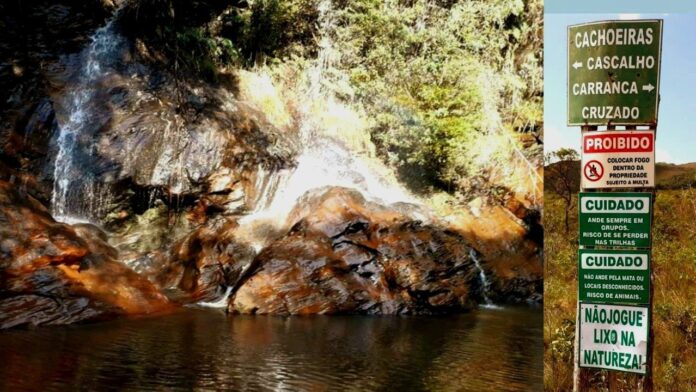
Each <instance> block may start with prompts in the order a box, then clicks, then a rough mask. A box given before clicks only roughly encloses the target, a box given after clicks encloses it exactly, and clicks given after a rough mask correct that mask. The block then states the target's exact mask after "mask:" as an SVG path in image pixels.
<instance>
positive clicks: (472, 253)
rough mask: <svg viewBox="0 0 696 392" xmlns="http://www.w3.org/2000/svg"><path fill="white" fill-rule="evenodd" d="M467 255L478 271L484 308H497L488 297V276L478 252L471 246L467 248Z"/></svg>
mask: <svg viewBox="0 0 696 392" xmlns="http://www.w3.org/2000/svg"><path fill="white" fill-rule="evenodd" d="M469 257H471V259H472V260H474V265H475V266H476V269H477V270H478V272H479V281H480V282H481V295H483V301H484V302H485V304H484V305H483V306H484V307H486V308H497V307H498V306H496V305H495V304H494V303H493V301H491V299H490V298H489V297H488V290H489V288H490V285H491V283H490V282H489V281H488V277H486V271H484V270H483V267H481V259H479V257H478V253H476V250H474V248H471V249H470V250H469Z"/></svg>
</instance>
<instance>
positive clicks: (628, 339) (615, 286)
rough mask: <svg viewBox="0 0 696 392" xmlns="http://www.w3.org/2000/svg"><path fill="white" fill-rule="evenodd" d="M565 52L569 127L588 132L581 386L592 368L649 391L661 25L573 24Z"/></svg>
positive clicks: (581, 252) (579, 328)
mask: <svg viewBox="0 0 696 392" xmlns="http://www.w3.org/2000/svg"><path fill="white" fill-rule="evenodd" d="M568 45H569V46H568V125H570V126H574V125H579V126H581V127H582V148H581V151H582V160H581V166H580V178H581V181H580V187H581V192H580V194H579V198H578V202H579V208H578V210H579V221H578V225H579V241H578V242H579V245H580V247H579V249H578V307H577V312H578V314H577V324H576V345H575V365H576V369H575V389H576V390H581V389H584V388H587V385H586V384H585V382H586V380H585V381H584V380H583V378H587V371H588V369H589V368H594V369H605V370H610V371H621V372H630V373H636V374H638V375H639V377H640V378H639V382H638V384H639V385H638V386H639V387H640V388H641V389H645V390H650V389H652V378H651V367H652V358H651V357H652V341H651V340H652V339H651V338H652V333H651V328H650V326H651V316H652V315H651V313H652V287H651V282H652V270H651V247H652V236H651V225H652V222H651V221H652V216H653V211H652V204H653V200H654V187H655V132H656V130H657V112H658V103H659V83H660V80H659V76H660V59H661V46H662V20H617V21H604V22H595V23H588V24H582V25H575V26H570V27H569V28H568ZM599 126H606V128H607V129H606V130H598V127H599ZM617 126H619V127H624V128H625V129H623V130H617V129H616V128H617ZM638 127H640V128H646V129H640V130H639V129H638Z"/></svg>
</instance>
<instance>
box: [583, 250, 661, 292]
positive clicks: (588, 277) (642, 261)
mask: <svg viewBox="0 0 696 392" xmlns="http://www.w3.org/2000/svg"><path fill="white" fill-rule="evenodd" d="M578 273H579V279H580V283H579V286H578V289H579V297H578V298H579V300H580V301H581V302H598V303H615V304H629V305H630V304H635V305H638V304H647V303H648V302H649V299H650V252H649V251H647V250H591V249H580V252H579V257H578Z"/></svg>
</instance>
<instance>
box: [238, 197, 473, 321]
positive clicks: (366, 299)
mask: <svg viewBox="0 0 696 392" xmlns="http://www.w3.org/2000/svg"><path fill="white" fill-rule="evenodd" d="M290 217H291V218H290V219H291V220H295V221H296V223H295V224H294V225H293V227H292V229H291V230H290V231H289V232H288V233H287V234H286V235H285V236H283V237H282V238H280V239H278V240H277V241H275V242H273V243H272V244H270V245H269V246H268V247H267V248H266V249H264V250H263V251H262V252H261V253H260V254H259V255H258V256H257V257H256V258H255V260H254V265H253V271H251V272H250V273H249V274H247V277H246V278H244V279H243V280H242V281H241V282H240V283H239V284H238V285H237V290H236V291H235V293H234V295H233V296H232V297H231V298H230V302H229V310H230V311H231V312H233V313H243V314H279V315H293V314H335V313H360V314H436V313H443V312H448V311H458V310H465V309H469V308H471V307H473V306H475V302H476V301H477V300H478V299H480V298H481V293H480V285H478V280H477V277H478V274H477V271H476V270H475V267H474V263H473V261H472V259H471V258H470V251H471V249H470V248H469V247H468V246H467V244H466V243H465V241H464V239H463V237H461V236H459V235H457V234H455V233H454V232H450V231H448V230H446V229H443V228H442V227H438V226H435V225H424V224H422V223H420V222H419V221H414V220H412V219H410V218H409V217H408V216H406V215H403V214H401V213H399V212H396V211H395V210H394V209H391V208H388V207H384V206H380V205H378V204H375V203H371V202H369V201H367V200H365V199H364V197H363V196H362V195H361V194H360V193H359V192H357V191H355V190H350V189H346V188H338V187H337V188H330V189H328V190H325V191H324V192H315V193H313V194H310V195H308V196H306V197H305V198H304V200H301V201H300V202H299V203H298V207H297V208H296V209H295V210H294V211H293V212H292V213H291V214H290Z"/></svg>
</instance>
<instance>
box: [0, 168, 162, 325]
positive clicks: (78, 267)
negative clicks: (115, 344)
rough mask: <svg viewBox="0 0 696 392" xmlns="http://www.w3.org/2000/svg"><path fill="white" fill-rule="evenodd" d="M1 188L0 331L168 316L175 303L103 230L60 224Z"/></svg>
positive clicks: (10, 187)
mask: <svg viewBox="0 0 696 392" xmlns="http://www.w3.org/2000/svg"><path fill="white" fill-rule="evenodd" d="M14 188H15V185H14V184H10V183H8V182H4V181H0V329H2V328H10V327H16V326H22V325H32V326H36V325H55V324H70V323H75V322H81V321H93V320H100V319H105V318H110V317H114V316H117V315H125V314H145V313H152V312H158V311H164V310H166V309H168V308H169V302H168V300H167V299H166V297H164V296H163V295H162V294H160V293H159V292H158V290H157V289H156V288H155V287H154V286H153V285H152V284H150V283H149V282H148V281H147V280H146V279H144V278H142V277H140V276H139V275H138V274H136V273H135V272H133V271H132V270H130V269H129V268H127V267H126V266H124V265H123V264H121V263H119V262H118V261H116V256H117V254H116V250H115V249H114V248H112V247H111V246H109V245H108V244H107V243H106V242H105V241H104V239H105V238H104V237H103V233H101V232H100V231H99V229H97V228H95V227H91V226H87V225H80V226H77V227H75V228H73V227H71V226H69V225H66V224H62V223H57V222H55V221H54V220H53V218H51V216H50V214H49V213H48V212H47V211H46V209H45V207H43V206H42V205H41V204H40V203H39V202H38V201H37V200H35V199H34V198H32V197H31V196H29V195H27V194H20V193H19V192H18V191H17V190H15V189H14Z"/></svg>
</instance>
